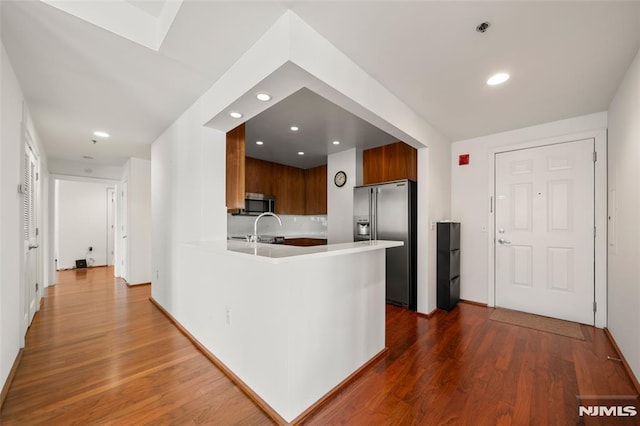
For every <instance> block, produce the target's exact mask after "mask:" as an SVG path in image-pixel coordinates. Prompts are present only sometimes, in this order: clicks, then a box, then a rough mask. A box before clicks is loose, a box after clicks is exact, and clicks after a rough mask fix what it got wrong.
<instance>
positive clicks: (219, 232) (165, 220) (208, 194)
mask: <svg viewBox="0 0 640 426" xmlns="http://www.w3.org/2000/svg"><path fill="white" fill-rule="evenodd" d="M200 117H201V105H200V101H197V102H196V103H195V104H194V105H192V106H191V107H190V108H189V109H188V110H187V111H186V112H185V113H184V114H183V115H182V116H181V117H180V118H178V120H177V121H176V122H175V123H173V124H172V125H171V126H170V127H169V128H168V129H167V130H166V131H165V132H164V133H163V134H162V135H161V136H160V137H159V138H158V139H157V140H156V141H155V142H154V143H153V145H152V147H151V182H152V185H151V205H152V208H151V212H152V248H151V251H152V284H153V285H152V287H151V293H152V296H153V298H154V299H155V300H157V301H158V302H159V303H160V304H161V305H162V306H164V307H165V309H167V310H168V311H169V312H171V313H172V314H173V315H176V311H175V308H176V307H177V306H178V305H179V301H178V295H179V293H180V291H179V288H180V287H181V283H182V282H183V279H184V274H183V273H181V263H180V262H179V261H178V259H177V257H176V250H177V248H178V247H179V246H180V245H181V244H183V243H186V242H192V241H199V240H201V239H224V238H226V236H227V224H226V216H227V209H226V206H225V183H224V182H225V181H224V179H225V178H224V176H225V164H226V135H225V133H223V132H219V131H216V130H213V129H210V128H207V127H204V126H203V125H202V124H203V123H202V121H201V119H200ZM176 318H177V319H178V320H179V321H184V320H185V318H183V317H182V316H180V315H178V316H176Z"/></svg>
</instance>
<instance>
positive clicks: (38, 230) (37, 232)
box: [36, 228, 40, 237]
mask: <svg viewBox="0 0 640 426" xmlns="http://www.w3.org/2000/svg"><path fill="white" fill-rule="evenodd" d="M39 234H40V229H38V228H36V237H37V236H38V235H39Z"/></svg>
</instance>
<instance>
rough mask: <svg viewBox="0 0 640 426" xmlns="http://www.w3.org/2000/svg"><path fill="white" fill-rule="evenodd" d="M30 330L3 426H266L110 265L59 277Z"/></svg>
mask: <svg viewBox="0 0 640 426" xmlns="http://www.w3.org/2000/svg"><path fill="white" fill-rule="evenodd" d="M57 282H58V284H57V285H56V286H54V287H49V288H48V289H47V294H46V296H45V298H44V304H43V307H42V309H41V310H40V312H38V313H37V314H36V316H35V319H34V321H33V324H32V325H31V328H30V329H29V332H28V333H27V338H26V348H25V351H24V355H23V357H22V361H21V363H20V367H19V368H18V371H17V373H16V376H15V378H14V381H13V385H12V386H11V388H10V390H9V394H8V396H7V399H6V401H5V404H4V407H3V409H2V415H1V417H0V424H3V425H13V424H17V425H27V424H38V423H41V422H42V423H46V424H65V425H68V424H96V423H112V424H121V425H131V424H136V425H141V424H158V423H173V424H185V423H200V424H206V423H212V422H214V420H215V423H217V424H231V423H242V424H270V423H271V422H270V420H269V419H268V418H267V417H266V415H265V414H263V412H262V411H261V410H260V409H259V408H258V407H257V406H256V405H255V404H253V403H252V402H251V401H250V400H249V399H248V398H247V397H246V396H245V395H244V394H243V393H242V392H241V391H240V390H239V389H238V388H237V387H236V386H235V385H234V384H233V383H232V382H231V381H230V380H229V379H227V377H226V376H225V375H224V374H222V372H221V371H219V370H218V369H217V368H215V367H214V366H213V365H212V364H211V362H210V361H209V360H208V359H207V358H206V357H205V356H204V355H202V353H201V352H200V351H198V350H197V349H196V348H195V347H194V346H193V345H192V344H191V342H190V341H189V340H188V339H187V338H186V337H184V336H183V335H182V333H180V331H178V329H177V328H175V326H174V325H173V324H172V323H171V322H170V321H169V320H168V319H167V318H166V317H165V316H164V315H163V314H162V313H161V312H160V311H159V310H158V309H157V308H156V307H155V306H153V305H152V304H151V302H149V291H150V286H148V285H144V286H140V287H127V286H126V285H125V284H124V282H123V281H121V280H119V279H115V278H114V277H113V268H111V267H109V268H107V267H100V268H90V269H76V270H68V271H62V272H59V273H58V281H57Z"/></svg>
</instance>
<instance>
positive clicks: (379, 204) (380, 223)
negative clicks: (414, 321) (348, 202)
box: [353, 180, 417, 310]
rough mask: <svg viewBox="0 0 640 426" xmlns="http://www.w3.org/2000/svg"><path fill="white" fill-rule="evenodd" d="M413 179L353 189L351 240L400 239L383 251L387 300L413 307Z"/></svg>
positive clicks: (414, 199) (414, 229)
mask: <svg viewBox="0 0 640 426" xmlns="http://www.w3.org/2000/svg"><path fill="white" fill-rule="evenodd" d="M416 185H417V184H416V182H413V181H410V180H400V181H394V182H387V183H381V184H375V185H365V186H357V187H355V188H354V189H353V201H354V202H353V237H354V241H363V240H393V241H402V242H404V245H403V246H402V247H393V248H388V249H387V253H386V258H387V260H386V278H387V303H392V304H394V305H399V306H404V307H408V308H410V309H413V310H415V309H416V303H417V301H416V275H417V272H416V269H417V268H416V246H417V240H416V234H417V232H416V222H417V207H416V201H417V195H416Z"/></svg>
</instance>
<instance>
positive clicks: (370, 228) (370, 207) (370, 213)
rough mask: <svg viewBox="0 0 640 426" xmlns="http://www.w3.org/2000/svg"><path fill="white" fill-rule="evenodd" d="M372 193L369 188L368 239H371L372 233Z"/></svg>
mask: <svg viewBox="0 0 640 426" xmlns="http://www.w3.org/2000/svg"><path fill="white" fill-rule="evenodd" d="M372 197H373V195H372V193H371V188H369V241H371V237H372V235H373V198H372Z"/></svg>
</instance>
